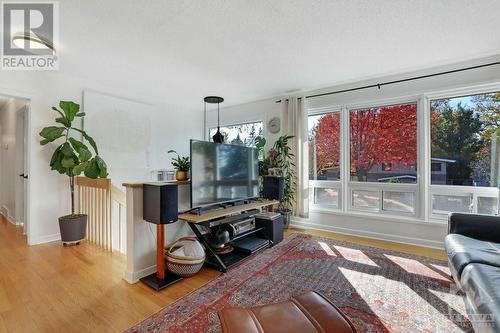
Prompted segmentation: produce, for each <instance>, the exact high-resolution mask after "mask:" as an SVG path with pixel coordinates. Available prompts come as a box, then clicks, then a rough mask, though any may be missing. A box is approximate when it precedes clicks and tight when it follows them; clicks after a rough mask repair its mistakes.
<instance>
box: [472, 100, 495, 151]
mask: <svg viewBox="0 0 500 333" xmlns="http://www.w3.org/2000/svg"><path fill="white" fill-rule="evenodd" d="M472 102H473V103H474V104H475V108H476V113H478V114H479V115H480V117H481V120H482V121H483V125H484V130H483V132H482V133H481V136H482V137H483V139H484V140H485V141H486V142H487V143H489V142H490V140H491V139H492V136H493V135H495V134H496V135H499V134H500V133H498V131H499V129H500V92H496V93H490V94H481V95H475V96H473V97H472Z"/></svg>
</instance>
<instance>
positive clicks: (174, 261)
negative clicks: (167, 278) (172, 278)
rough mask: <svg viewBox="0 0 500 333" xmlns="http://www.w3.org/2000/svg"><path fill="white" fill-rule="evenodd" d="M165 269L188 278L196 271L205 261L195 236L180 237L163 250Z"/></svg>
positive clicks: (202, 250) (203, 253) (201, 247)
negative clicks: (165, 262)
mask: <svg viewBox="0 0 500 333" xmlns="http://www.w3.org/2000/svg"><path fill="white" fill-rule="evenodd" d="M165 259H166V261H167V269H168V270H169V271H170V272H172V273H173V274H175V275H178V276H181V277H183V278H188V277H191V276H193V275H195V274H196V273H198V272H199V271H200V269H201V267H202V266H203V263H204V262H205V250H204V249H203V246H201V244H200V242H198V240H197V239H196V237H182V238H180V239H178V240H177V241H176V242H175V243H174V244H172V246H170V248H169V249H168V250H166V251H165Z"/></svg>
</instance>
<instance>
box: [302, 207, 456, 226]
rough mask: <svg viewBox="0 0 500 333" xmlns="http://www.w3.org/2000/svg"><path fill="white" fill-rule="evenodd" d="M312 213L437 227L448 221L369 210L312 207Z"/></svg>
mask: <svg viewBox="0 0 500 333" xmlns="http://www.w3.org/2000/svg"><path fill="white" fill-rule="evenodd" d="M309 212H310V213H319V214H330V215H337V216H347V217H360V218H370V219H374V220H379V221H390V222H400V223H411V224H419V225H427V226H435V227H443V226H446V225H447V223H448V222H447V221H446V220H445V219H443V220H440V219H429V220H424V219H419V218H415V217H405V216H397V215H382V214H373V213H369V212H360V211H356V212H343V211H338V210H333V209H326V208H311V209H310V211H309Z"/></svg>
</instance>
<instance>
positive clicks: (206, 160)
mask: <svg viewBox="0 0 500 333" xmlns="http://www.w3.org/2000/svg"><path fill="white" fill-rule="evenodd" d="M258 163H259V162H258V156H257V149H255V148H250V147H245V146H240V145H231V144H221V143H213V142H207V141H199V140H191V208H200V207H206V206H210V205H214V204H221V203H228V202H234V201H239V200H245V199H251V198H256V197H258V192H259V179H258V178H259V164H258Z"/></svg>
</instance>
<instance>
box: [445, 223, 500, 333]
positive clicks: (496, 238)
mask: <svg viewBox="0 0 500 333" xmlns="http://www.w3.org/2000/svg"><path fill="white" fill-rule="evenodd" d="M445 248H446V252H447V254H448V266H449V268H450V271H451V275H452V277H453V279H454V280H455V282H456V283H457V285H458V287H459V288H460V289H461V290H462V291H463V292H464V293H465V306H466V309H467V313H468V315H469V319H470V320H471V323H472V325H473V326H474V330H475V332H476V333H492V332H496V333H498V332H500V216H491V215H477V214H462V213H450V215H449V216H448V235H447V236H446V238H445Z"/></svg>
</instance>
